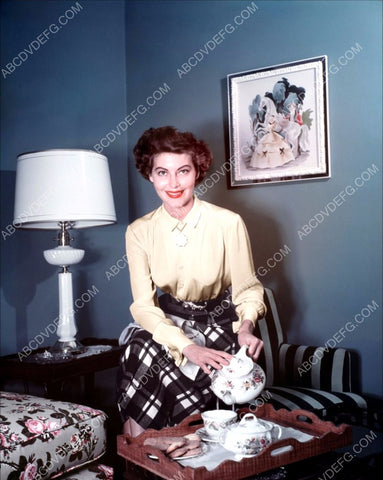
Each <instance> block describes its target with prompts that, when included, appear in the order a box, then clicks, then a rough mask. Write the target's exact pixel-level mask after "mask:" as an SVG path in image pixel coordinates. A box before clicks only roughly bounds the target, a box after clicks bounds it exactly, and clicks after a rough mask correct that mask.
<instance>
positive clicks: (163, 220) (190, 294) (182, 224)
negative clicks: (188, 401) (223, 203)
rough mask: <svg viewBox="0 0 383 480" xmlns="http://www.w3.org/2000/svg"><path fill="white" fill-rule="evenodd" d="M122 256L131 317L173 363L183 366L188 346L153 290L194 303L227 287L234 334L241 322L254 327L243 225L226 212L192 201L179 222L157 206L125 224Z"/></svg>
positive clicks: (258, 307)
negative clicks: (233, 310) (129, 290)
mask: <svg viewBox="0 0 383 480" xmlns="http://www.w3.org/2000/svg"><path fill="white" fill-rule="evenodd" d="M177 243H178V244H180V243H181V244H184V243H186V244H185V245H184V246H178V245H177ZM126 252H127V257H128V262H129V271H130V282H131V287H132V294H133V300H134V301H133V303H132V305H131V307H130V310H131V313H132V315H133V318H134V320H135V321H136V322H137V323H138V324H139V325H141V326H142V327H143V328H144V329H145V330H147V331H148V332H150V333H151V334H152V335H153V339H154V340H155V341H156V342H158V343H160V344H161V345H166V346H168V347H169V351H170V353H171V354H172V356H173V358H174V359H175V362H176V364H177V365H180V364H184V363H186V358H184V357H183V355H182V350H183V349H184V348H185V347H186V346H187V345H190V344H192V343H193V342H192V340H190V339H189V338H187V337H186V336H185V334H184V333H183V331H182V330H181V329H180V328H178V327H177V326H175V325H174V323H173V322H172V321H171V320H170V319H169V318H166V316H165V313H164V312H163V311H162V310H161V309H160V308H159V307H158V298H157V287H158V288H159V289H161V290H162V292H164V293H170V294H171V295H172V296H173V297H175V298H177V299H178V300H182V301H192V302H199V301H204V300H209V299H213V298H216V297H217V296H218V295H220V294H222V293H223V292H224V291H225V290H226V289H227V288H228V287H229V286H230V285H231V286H232V300H233V303H234V305H235V306H236V313H237V315H238V317H239V320H238V321H236V322H233V331H234V332H237V331H238V330H239V327H240V325H241V323H242V322H243V321H244V320H251V321H252V322H253V323H254V324H255V322H256V320H257V318H262V316H264V314H265V311H266V307H265V304H264V303H263V286H262V284H261V283H260V281H259V280H258V279H257V278H256V276H255V272H254V265H253V258H252V254H251V246H250V241H249V236H248V233H247V230H246V227H245V224H244V222H243V220H242V218H241V217H240V216H239V215H238V214H236V213H234V212H231V211H230V210H226V209H224V208H221V207H218V206H216V205H213V204H211V203H208V202H205V201H202V200H200V199H198V198H195V199H194V205H193V208H192V209H191V211H190V212H189V213H188V215H187V216H186V217H185V219H184V220H183V221H179V220H177V219H176V218H174V217H172V216H170V215H169V214H168V212H167V211H166V210H165V208H164V207H163V206H161V207H159V208H157V209H156V210H154V211H153V212H150V213H148V214H147V215H145V216H143V217H141V218H139V219H137V220H136V221H134V222H133V223H131V224H130V225H129V226H128V228H127V231H126Z"/></svg>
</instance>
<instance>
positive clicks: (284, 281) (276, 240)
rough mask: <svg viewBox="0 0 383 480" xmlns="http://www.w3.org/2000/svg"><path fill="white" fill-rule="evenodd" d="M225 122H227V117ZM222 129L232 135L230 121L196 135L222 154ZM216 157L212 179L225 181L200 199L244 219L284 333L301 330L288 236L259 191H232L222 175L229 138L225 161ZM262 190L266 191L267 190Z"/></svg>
mask: <svg viewBox="0 0 383 480" xmlns="http://www.w3.org/2000/svg"><path fill="white" fill-rule="evenodd" d="M223 118H226V115H225V116H224V117H223ZM222 128H223V131H224V132H228V126H227V124H226V120H224V125H223V127H222V125H221V126H220V125H216V124H207V125H204V126H200V127H198V130H199V132H195V134H196V135H197V136H198V137H200V138H203V139H205V140H207V139H209V141H208V143H209V145H210V148H211V149H212V151H213V153H215V151H219V150H221V149H220V148H215V145H219V144H220V142H221V141H222V140H220V139H218V138H216V136H215V135H214V132H219V131H222ZM211 132H213V133H211ZM214 157H215V158H214V162H213V165H212V167H211V169H210V175H211V174H212V173H213V172H214V171H215V170H216V171H217V172H220V173H221V178H220V180H219V181H218V182H217V183H215V184H214V187H213V188H209V189H208V191H207V192H206V194H202V195H199V197H200V198H201V200H207V201H209V202H211V203H214V204H216V205H219V206H222V207H224V208H228V209H229V210H232V211H234V212H236V213H238V214H239V215H241V217H242V218H243V220H244V222H245V224H246V226H247V229H248V232H249V236H250V241H251V245H252V251H253V258H254V264H255V271H256V274H257V277H258V279H259V280H260V281H261V282H262V284H263V285H264V286H266V287H269V288H271V289H272V290H273V292H274V294H275V298H276V301H277V304H278V306H279V309H280V312H281V314H282V317H283V318H282V319H281V320H282V321H283V325H284V330H285V331H286V332H287V331H289V330H290V329H293V328H299V325H297V322H298V323H299V319H298V320H297V318H296V317H297V314H298V315H299V312H297V311H296V306H295V301H294V296H295V295H296V288H293V287H292V286H291V279H290V278H288V276H287V274H286V271H287V267H286V262H290V261H291V259H289V255H290V254H291V253H292V252H291V249H290V247H289V245H287V244H286V238H285V237H286V236H285V235H283V232H282V231H281V227H280V224H279V223H278V220H276V217H275V216H273V215H272V212H271V213H270V212H269V211H268V210H267V209H265V208H264V205H263V204H261V203H257V195H256V188H257V187H241V188H237V189H229V188H228V185H229V181H228V177H227V176H224V175H222V173H223V172H224V170H222V166H223V164H224V163H225V161H226V163H227V161H228V159H229V158H230V148H229V139H228V135H227V136H226V137H225V153H224V158H220V157H219V156H218V155H214ZM228 175H229V172H228ZM208 176H209V174H208ZM197 188H198V187H197ZM258 188H259V189H262V188H264V186H259V187H258ZM245 191H246V192H247V193H248V197H247V199H246V201H243V198H244V196H243V192H245ZM257 191H258V190H257ZM258 198H262V195H259V197H258ZM283 215H284V217H286V215H288V212H284V213H283ZM287 224H288V222H287ZM293 323H294V325H293Z"/></svg>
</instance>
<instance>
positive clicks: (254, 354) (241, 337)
mask: <svg viewBox="0 0 383 480" xmlns="http://www.w3.org/2000/svg"><path fill="white" fill-rule="evenodd" d="M253 330H254V326H253V322H251V321H250V320H244V322H243V323H242V325H241V327H240V329H239V332H238V343H239V346H240V347H242V346H243V345H247V346H248V349H247V353H248V355H249V357H251V358H252V359H253V360H254V362H256V361H257V360H258V357H259V355H260V353H261V351H262V348H263V342H262V340H261V339H260V338H258V337H256V336H255V335H253Z"/></svg>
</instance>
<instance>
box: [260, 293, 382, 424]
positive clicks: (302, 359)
mask: <svg viewBox="0 0 383 480" xmlns="http://www.w3.org/2000/svg"><path fill="white" fill-rule="evenodd" d="M265 300H266V305H267V308H268V311H267V315H266V317H265V318H263V319H262V320H260V321H259V322H258V325H257V331H256V332H255V334H256V335H257V336H259V337H260V338H262V340H263V342H264V349H263V352H262V354H261V357H260V358H259V364H260V365H261V366H262V367H263V368H264V370H265V372H266V381H267V383H266V387H265V389H264V391H263V392H262V394H261V395H260V397H258V399H255V400H254V402H253V403H254V404H255V405H259V404H262V403H263V402H266V401H267V402H269V403H271V404H272V405H273V406H274V408H276V409H279V408H286V409H288V410H293V409H304V410H309V411H312V412H314V413H315V414H316V415H317V416H318V417H320V418H322V419H325V420H331V421H334V422H340V421H345V422H348V423H354V424H360V425H365V426H369V427H378V428H380V429H381V428H382V416H381V415H382V406H381V405H379V403H378V402H377V401H376V400H374V399H372V398H368V397H367V396H364V395H363V396H362V395H361V394H359V393H357V381H356V375H355V372H356V368H355V367H354V357H353V355H352V353H351V351H349V350H346V349H344V348H329V347H314V346H305V345H291V344H288V343H286V342H285V337H284V334H283V330H282V326H281V323H280V321H279V316H278V310H277V306H276V303H275V300H274V296H273V293H272V291H271V290H270V289H268V288H266V289H265Z"/></svg>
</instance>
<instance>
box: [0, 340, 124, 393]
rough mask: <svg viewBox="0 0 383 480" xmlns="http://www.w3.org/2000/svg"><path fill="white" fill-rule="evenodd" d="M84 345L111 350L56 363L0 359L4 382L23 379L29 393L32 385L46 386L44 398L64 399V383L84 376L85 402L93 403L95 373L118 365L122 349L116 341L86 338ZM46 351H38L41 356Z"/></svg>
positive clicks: (12, 357)
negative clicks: (105, 346)
mask: <svg viewBox="0 0 383 480" xmlns="http://www.w3.org/2000/svg"><path fill="white" fill-rule="evenodd" d="M81 343H82V344H83V345H85V346H87V347H89V346H95V345H108V346H110V348H109V349H108V350H106V351H103V352H101V353H97V354H94V355H89V356H78V357H77V356H74V357H73V359H70V360H63V361H60V362H54V363H42V362H37V361H34V360H33V354H32V355H31V356H30V357H31V358H27V359H25V360H23V361H20V359H19V357H18V355H17V354H12V355H7V356H4V357H0V378H1V380H3V381H4V380H20V381H23V382H24V391H25V393H29V382H36V383H40V384H43V386H44V391H45V392H44V393H45V396H47V397H50V398H52V399H61V400H62V395H61V387H62V384H63V382H64V381H66V380H69V379H72V378H76V377H77V378H78V377H83V378H84V400H85V401H86V402H91V400H92V395H93V392H94V375H95V373H96V372H100V371H102V370H106V369H109V368H114V367H117V366H118V363H119V359H120V356H121V353H122V350H123V347H120V346H119V345H118V341H117V340H114V339H113V340H110V339H98V338H86V339H83V340H81ZM44 350H46V349H44V348H42V349H37V350H35V352H34V353H42V352H43V351H44Z"/></svg>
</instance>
